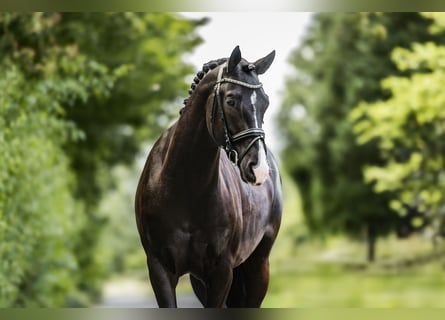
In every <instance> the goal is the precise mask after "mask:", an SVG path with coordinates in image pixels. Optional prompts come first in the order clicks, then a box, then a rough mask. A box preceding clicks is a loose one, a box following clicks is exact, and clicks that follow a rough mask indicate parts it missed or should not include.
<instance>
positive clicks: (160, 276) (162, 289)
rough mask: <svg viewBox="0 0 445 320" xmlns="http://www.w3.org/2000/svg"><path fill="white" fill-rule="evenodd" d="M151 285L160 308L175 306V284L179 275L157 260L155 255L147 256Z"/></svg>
mask: <svg viewBox="0 0 445 320" xmlns="http://www.w3.org/2000/svg"><path fill="white" fill-rule="evenodd" d="M147 265H148V272H149V277H150V282H151V286H152V288H153V291H154V294H155V296H156V301H157V302H158V306H159V307H160V308H176V307H177V302H176V292H175V290H176V285H177V284H178V279H179V277H178V276H177V275H175V274H173V273H172V272H170V271H168V270H166V268H165V267H164V266H163V265H162V264H161V263H160V262H159V260H158V259H157V258H156V257H153V256H150V257H149V258H147Z"/></svg>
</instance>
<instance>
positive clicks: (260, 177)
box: [252, 141, 269, 185]
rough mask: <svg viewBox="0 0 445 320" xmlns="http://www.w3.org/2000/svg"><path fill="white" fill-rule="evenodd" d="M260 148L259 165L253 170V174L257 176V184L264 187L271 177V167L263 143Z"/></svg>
mask: <svg viewBox="0 0 445 320" xmlns="http://www.w3.org/2000/svg"><path fill="white" fill-rule="evenodd" d="M258 143H259V144H260V146H259V148H258V163H257V165H256V166H254V167H253V168H252V170H253V174H254V175H255V184H256V185H262V184H263V183H264V181H266V179H267V177H268V176H269V165H268V163H267V157H266V151H265V150H264V145H263V143H262V142H261V141H259V142H258Z"/></svg>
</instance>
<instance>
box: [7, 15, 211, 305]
mask: <svg viewBox="0 0 445 320" xmlns="http://www.w3.org/2000/svg"><path fill="white" fill-rule="evenodd" d="M204 22H205V20H200V21H189V20H186V19H183V18H180V17H178V16H176V15H175V14H168V13H165V14H164V13H162V14H161V13H159V14H156V13H113V14H112V13H110V14H99V13H94V14H80V13H79V14H77V13H30V14H16V13H2V14H0V73H1V74H2V77H1V79H0V90H1V92H2V94H1V95H0V306H1V307H10V306H61V305H64V304H66V303H75V304H79V303H80V304H84V303H86V302H87V301H88V299H90V298H91V297H95V296H97V295H98V293H99V289H100V285H101V283H102V280H103V279H104V277H105V275H106V272H107V271H108V270H107V263H108V262H107V261H103V259H104V258H103V255H102V254H101V249H102V248H101V247H100V246H99V240H98V239H99V237H100V235H101V233H102V231H103V230H105V228H106V227H107V223H108V219H107V217H106V216H103V215H100V214H99V213H98V210H97V204H98V203H99V199H100V198H101V196H102V194H103V192H104V190H107V189H108V188H110V187H112V186H113V181H112V180H111V176H112V175H111V174H109V172H110V169H111V168H112V167H113V166H114V165H116V164H128V163H130V162H131V161H133V159H134V158H135V155H136V153H137V152H138V150H139V149H138V148H139V145H140V143H141V141H142V140H143V139H146V138H147V137H151V136H153V135H155V134H156V133H157V130H159V127H160V124H159V123H160V122H162V121H164V122H166V121H169V116H168V114H169V113H170V112H172V110H170V108H171V103H172V102H173V101H176V100H177V99H176V97H177V96H179V95H180V94H181V95H183V92H185V90H186V88H187V84H186V83H185V81H184V76H185V75H187V74H188V73H190V72H191V69H190V67H189V66H188V65H187V64H186V63H184V62H183V61H182V59H181V57H182V55H183V53H185V52H188V51H190V50H192V49H193V48H194V47H195V46H196V45H198V44H199V43H200V42H201V39H200V38H199V37H198V36H197V35H196V33H195V29H196V27H197V26H199V25H201V24H202V23H204ZM178 105H179V106H180V103H178ZM178 109H179V108H178ZM177 111H179V110H176V112H177ZM165 114H166V115H165ZM128 217H129V219H130V221H132V219H133V214H132V212H128ZM68 299H71V302H68Z"/></svg>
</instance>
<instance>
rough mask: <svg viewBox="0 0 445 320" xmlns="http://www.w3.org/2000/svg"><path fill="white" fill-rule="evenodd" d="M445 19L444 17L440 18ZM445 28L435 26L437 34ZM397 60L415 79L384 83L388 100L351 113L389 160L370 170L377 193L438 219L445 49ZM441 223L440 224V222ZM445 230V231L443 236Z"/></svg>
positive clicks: (402, 53)
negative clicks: (384, 193)
mask: <svg viewBox="0 0 445 320" xmlns="http://www.w3.org/2000/svg"><path fill="white" fill-rule="evenodd" d="M432 17H433V18H434V19H439V21H443V20H444V19H445V16H444V15H443V14H440V15H439V14H434V15H433V16H432ZM440 29H441V30H442V31H443V30H444V29H445V27H444V26H442V25H441V24H436V25H434V28H433V30H435V32H436V33H437V32H438V31H439V30H440ZM392 59H393V61H394V63H395V64H396V65H397V67H398V69H399V70H401V71H409V72H410V73H411V75H410V76H409V77H400V76H392V77H388V78H386V79H384V80H383V81H382V83H381V85H382V88H384V89H385V90H387V91H388V92H390V93H391V97H390V98H389V99H386V100H382V101H377V102H374V103H361V104H359V105H358V107H357V108H356V109H354V110H353V111H352V112H351V115H350V116H351V119H352V120H354V121H356V122H357V123H356V125H355V131H356V132H357V134H358V142H359V143H361V144H363V143H367V142H368V141H371V140H375V141H377V144H378V148H379V151H380V153H381V155H382V157H383V158H384V159H385V160H386V161H385V163H384V164H383V165H378V166H376V165H373V166H368V167H366V168H365V171H364V173H365V179H366V181H367V182H370V183H372V184H373V185H374V190H375V191H376V192H378V193H379V192H385V191H391V192H393V194H394V197H393V199H392V201H391V207H392V208H393V209H394V210H395V211H397V212H398V213H399V214H401V215H405V214H406V210H407V208H409V207H415V208H418V210H419V211H420V212H422V213H424V214H425V215H426V216H427V217H429V218H430V219H433V220H441V219H443V217H442V216H443V215H444V214H445V211H444V208H445V198H444V196H443V195H444V194H445V179H444V177H445V171H444V162H445V145H444V143H443V141H445V127H444V121H445V109H444V105H445V95H444V93H443V88H444V86H445V46H443V45H441V44H438V43H435V42H424V43H413V44H412V46H411V48H410V49H406V48H396V49H394V50H393V52H392ZM439 224H440V222H439ZM443 231H445V230H442V232H443Z"/></svg>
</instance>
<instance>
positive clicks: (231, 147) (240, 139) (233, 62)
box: [206, 46, 275, 185]
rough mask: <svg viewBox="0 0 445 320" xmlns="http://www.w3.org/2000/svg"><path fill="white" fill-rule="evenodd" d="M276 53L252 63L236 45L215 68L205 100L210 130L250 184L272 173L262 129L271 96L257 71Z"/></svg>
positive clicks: (262, 181)
mask: <svg viewBox="0 0 445 320" xmlns="http://www.w3.org/2000/svg"><path fill="white" fill-rule="evenodd" d="M274 57H275V51H272V52H271V53H270V54H268V55H267V56H265V57H264V58H261V59H258V60H257V61H255V62H253V63H250V62H248V61H246V60H245V59H243V58H242V57H241V51H240V49H239V47H238V46H237V47H235V49H234V50H233V51H232V54H231V55H230V58H228V59H227V61H226V62H225V63H223V64H221V65H220V66H219V67H218V68H215V69H214V70H212V72H214V73H216V82H215V85H214V89H213V91H212V94H210V95H209V98H208V99H207V104H206V121H207V128H208V130H209V134H210V135H211V136H212V138H213V140H214V141H215V142H216V143H217V144H218V145H219V146H221V147H223V148H224V150H225V151H226V153H227V156H228V158H229V159H230V160H231V161H232V162H233V163H234V164H235V165H237V166H238V167H239V169H240V173H241V178H242V179H243V181H244V182H247V183H249V184H251V185H261V184H263V183H264V182H265V181H266V179H267V177H268V176H269V165H268V162H267V156H266V152H267V148H266V145H265V142H264V131H263V129H262V125H263V118H264V113H265V112H266V109H267V107H268V105H269V98H268V96H267V95H266V93H265V92H264V90H263V88H262V84H261V83H260V82H259V80H258V75H259V74H263V73H264V72H266V71H267V69H268V68H269V67H270V65H271V64H272V62H273V59H274Z"/></svg>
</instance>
